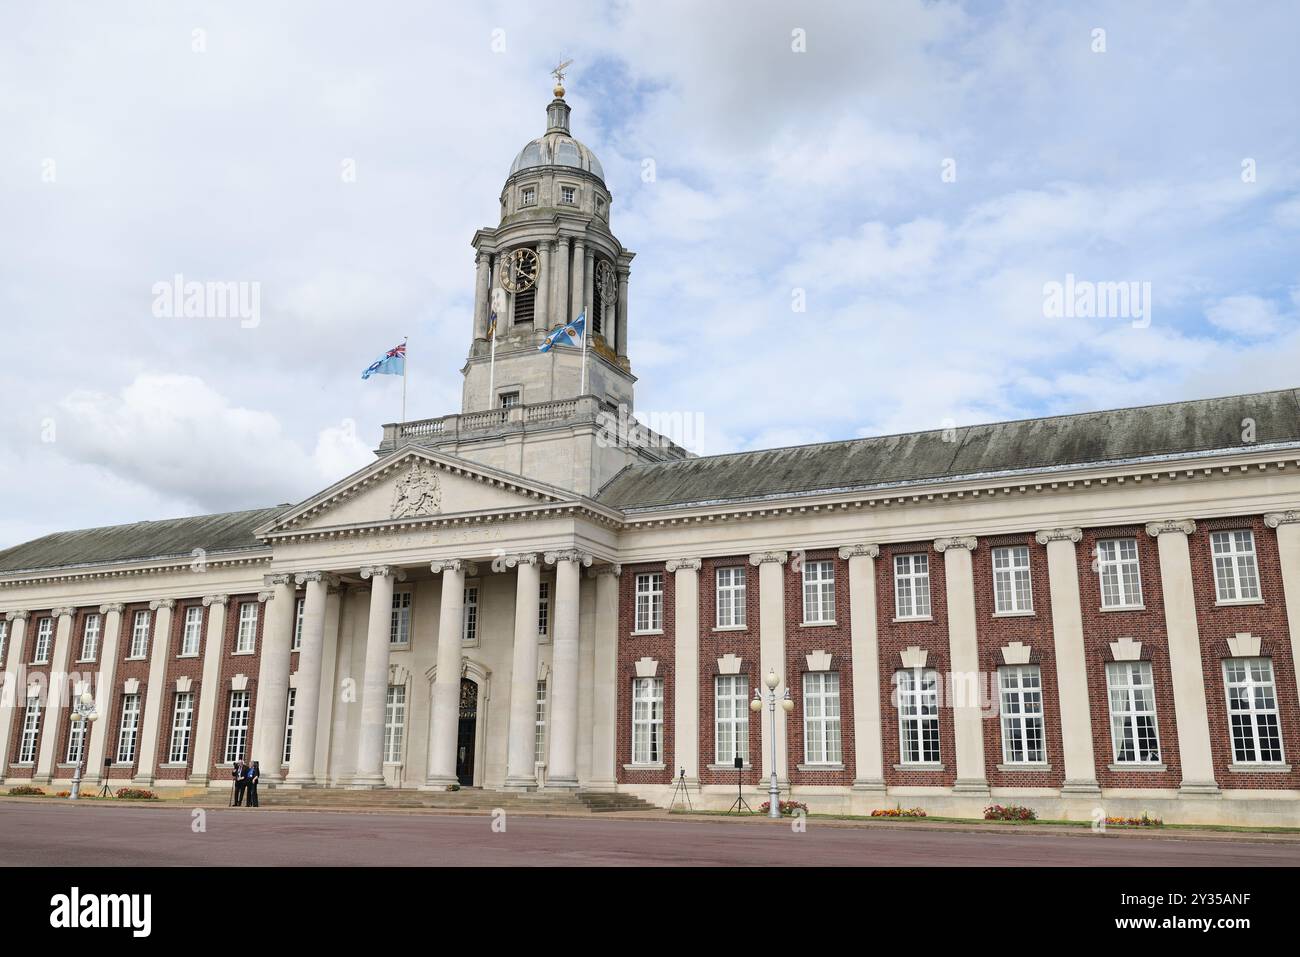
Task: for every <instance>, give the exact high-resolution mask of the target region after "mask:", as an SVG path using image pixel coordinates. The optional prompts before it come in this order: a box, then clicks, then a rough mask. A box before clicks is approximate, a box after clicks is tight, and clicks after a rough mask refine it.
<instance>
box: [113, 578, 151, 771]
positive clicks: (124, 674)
mask: <svg viewBox="0 0 1300 957" xmlns="http://www.w3.org/2000/svg"><path fill="white" fill-rule="evenodd" d="M137 611H145V612H148V611H149V603H148V602H136V603H135V604H131V605H127V606H126V608H125V609H123V611H122V631H121V634H120V635H119V636H118V639H117V662H118V664H117V672H116V674H115V675H114V676H113V687H112V689H111V695H112V705H111V706H110V707H109V709H108V710H109V713H110V714H111V715H112V722H111V723H110V724H109V726H108V728H107V732H108V736H107V738H106V739H105V742H104V744H105V747H104V757H105V758H112V759H113V766H112V768H110V769H109V772H108V776H109V777H110V778H112V779H113V780H122V779H127V778H131V777H134V776H135V770H136V768H137V767H138V766H139V763H140V755H141V753H142V750H141V748H142V747H143V746H144V708H145V699H146V698H147V697H148V693H149V687H148V686H149V655H150V653H152V651H153V643H154V642H155V641H157V640H158V635H157V633H156V629H155V627H154V622H155V620H156V618H157V616H156V614H153V613H151V614H150V626H149V629H150V630H149V647H148V648H147V649H146V652H145V657H144V658H143V659H142V660H138V661H128V660H127V655H128V654H130V652H131V633H132V631H133V630H134V628H135V613H136V612H137ZM129 678H135V679H136V680H138V681H139V682H140V689H139V694H140V738H139V739H138V740H137V744H136V749H135V761H133V762H132V763H131V764H130V765H125V764H118V763H117V743H118V738H119V736H120V735H121V733H122V705H123V700H124V699H125V697H126V692H125V691H123V687H124V685H125V684H126V681H127V679H129Z"/></svg>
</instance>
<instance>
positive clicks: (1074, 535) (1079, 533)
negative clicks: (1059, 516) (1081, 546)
mask: <svg viewBox="0 0 1300 957" xmlns="http://www.w3.org/2000/svg"><path fill="white" fill-rule="evenodd" d="M1082 540H1083V529H1081V528H1045V529H1042V530H1041V531H1037V532H1034V541H1036V542H1037V543H1038V544H1039V545H1046V544H1047V543H1048V542H1074V543H1076V544H1077V543H1078V542H1080V541H1082Z"/></svg>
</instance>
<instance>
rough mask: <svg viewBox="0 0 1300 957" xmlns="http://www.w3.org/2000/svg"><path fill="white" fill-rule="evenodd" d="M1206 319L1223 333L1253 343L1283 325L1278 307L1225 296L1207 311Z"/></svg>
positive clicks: (1268, 301) (1250, 298) (1251, 298)
mask: <svg viewBox="0 0 1300 957" xmlns="http://www.w3.org/2000/svg"><path fill="white" fill-rule="evenodd" d="M1205 315H1206V317H1207V318H1208V319H1209V320H1210V322H1212V323H1214V325H1215V326H1217V327H1218V328H1220V329H1222V330H1223V331H1224V332H1228V333H1231V334H1232V335H1234V336H1242V337H1244V338H1252V339H1259V338H1263V337H1264V336H1271V335H1273V334H1274V333H1276V332H1277V331H1278V330H1279V329H1280V328H1281V327H1282V323H1283V316H1282V314H1281V313H1280V312H1279V311H1278V308H1277V303H1275V302H1273V301H1272V300H1271V299H1263V298H1261V297H1259V296H1249V295H1247V296H1227V297H1225V298H1223V299H1220V300H1219V301H1218V302H1216V303H1214V304H1213V305H1211V306H1210V307H1209V308H1207V309H1206V310H1205Z"/></svg>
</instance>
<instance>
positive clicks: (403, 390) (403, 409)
mask: <svg viewBox="0 0 1300 957" xmlns="http://www.w3.org/2000/svg"><path fill="white" fill-rule="evenodd" d="M406 339H407V337H406V336H403V337H402V345H406ZM402 422H403V423H405V422H406V350H405V349H403V350H402Z"/></svg>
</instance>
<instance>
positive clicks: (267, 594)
mask: <svg viewBox="0 0 1300 957" xmlns="http://www.w3.org/2000/svg"><path fill="white" fill-rule="evenodd" d="M257 600H258V601H274V600H275V592H273V591H259V592H258V593H257Z"/></svg>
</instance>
